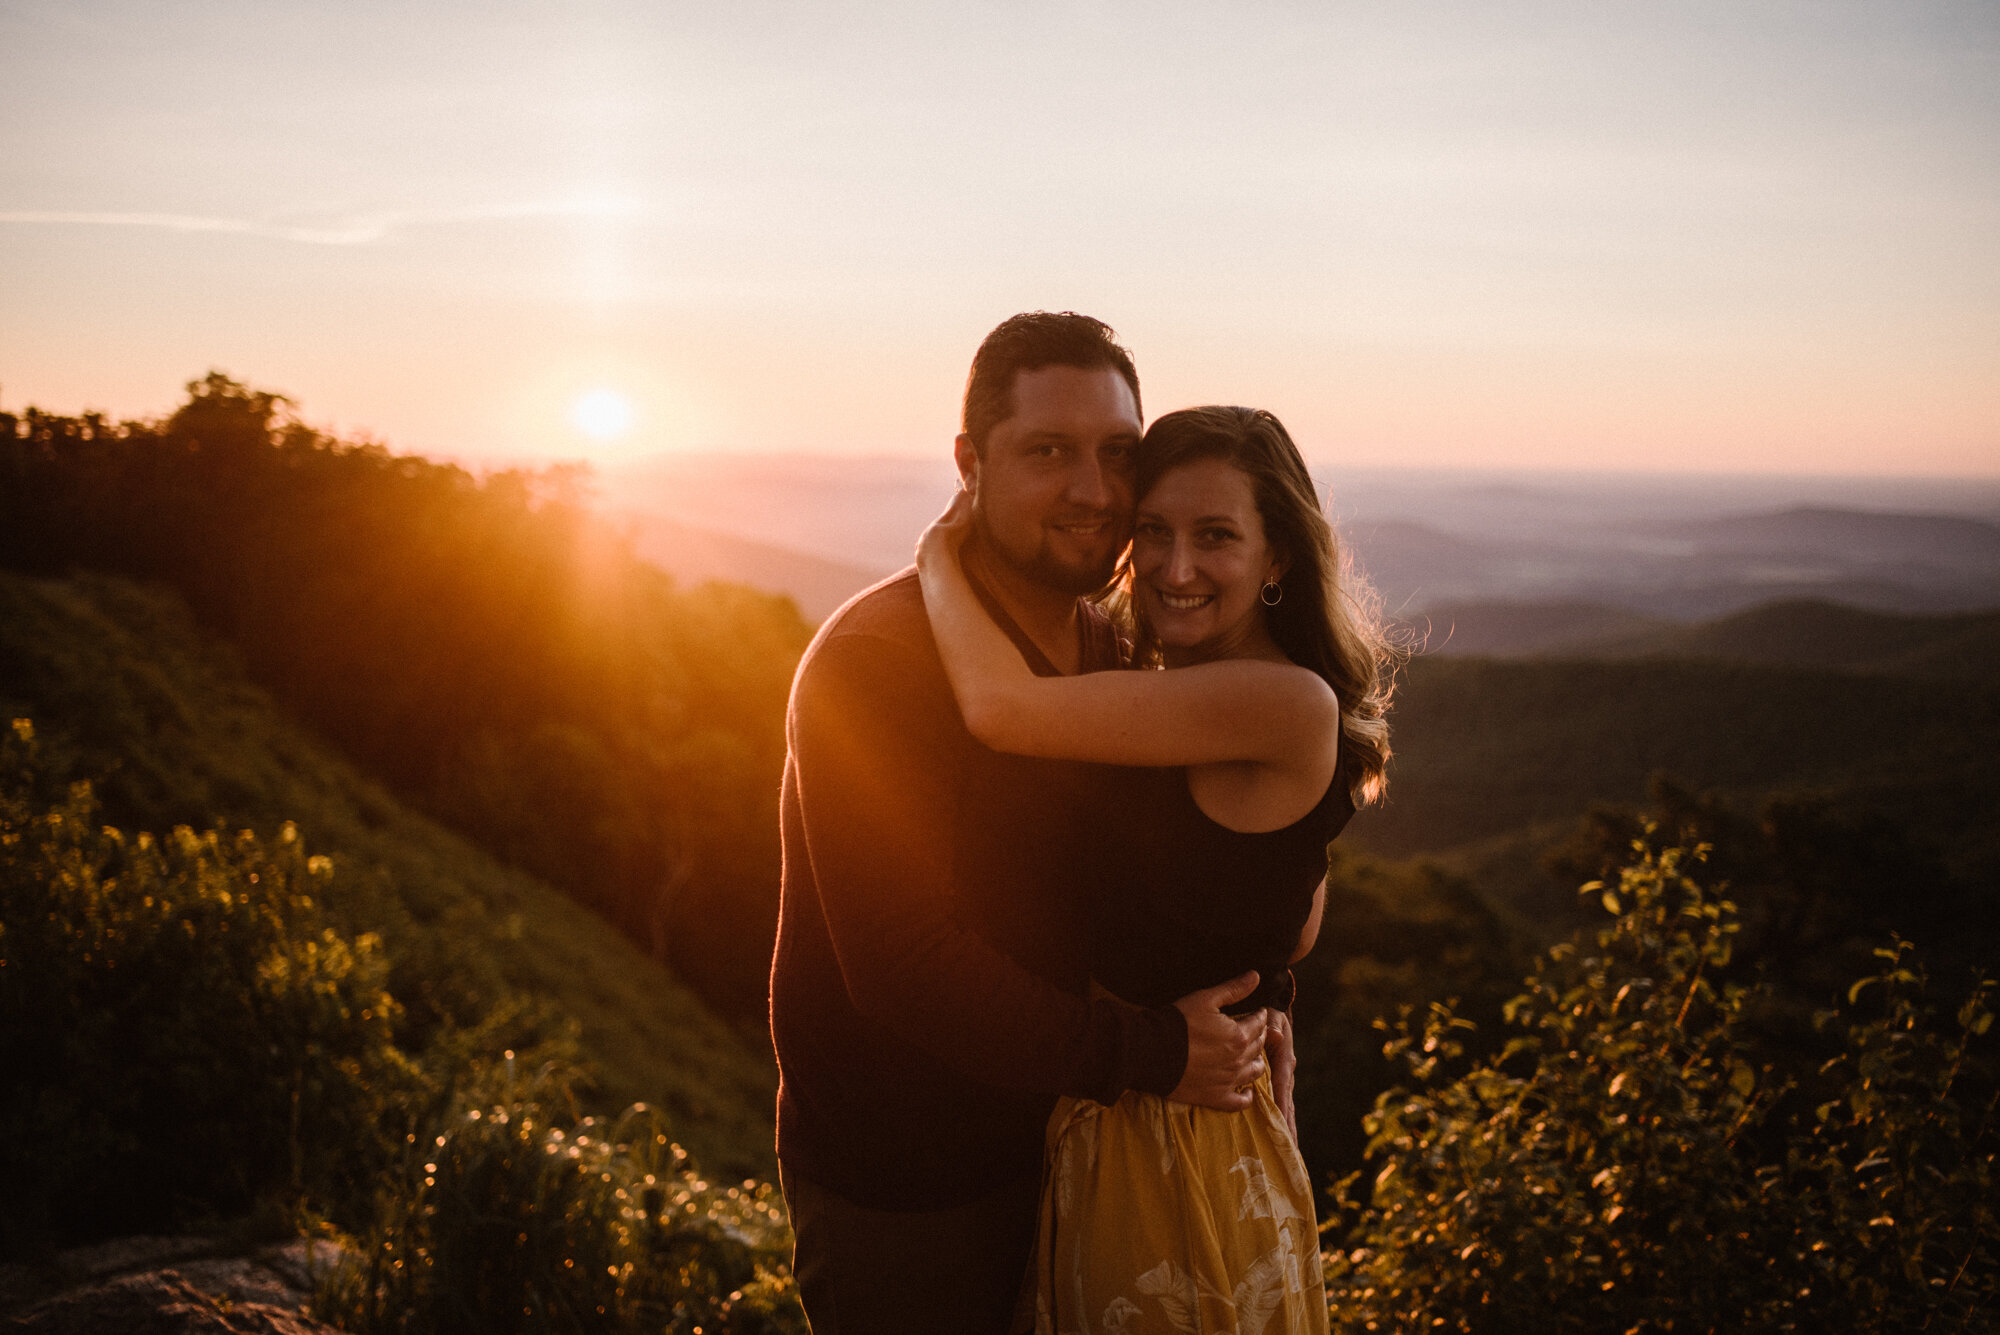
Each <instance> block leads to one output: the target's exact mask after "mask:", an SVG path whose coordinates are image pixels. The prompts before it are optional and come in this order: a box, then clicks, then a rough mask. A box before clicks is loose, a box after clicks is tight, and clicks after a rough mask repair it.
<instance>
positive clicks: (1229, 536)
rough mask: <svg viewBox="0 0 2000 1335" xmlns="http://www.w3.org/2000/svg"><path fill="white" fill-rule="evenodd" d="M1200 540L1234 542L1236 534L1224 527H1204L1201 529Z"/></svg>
mask: <svg viewBox="0 0 2000 1335" xmlns="http://www.w3.org/2000/svg"><path fill="white" fill-rule="evenodd" d="M1201 540H1202V541H1203V542H1215V543H1221V542H1234V541H1236V534H1235V533H1234V532H1233V531H1231V530H1229V529H1226V528H1205V529H1203V530H1202V531H1201Z"/></svg>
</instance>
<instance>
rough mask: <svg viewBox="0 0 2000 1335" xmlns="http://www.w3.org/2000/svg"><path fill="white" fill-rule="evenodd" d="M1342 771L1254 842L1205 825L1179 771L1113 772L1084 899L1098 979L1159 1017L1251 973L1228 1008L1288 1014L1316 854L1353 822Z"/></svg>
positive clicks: (1318, 865)
mask: <svg viewBox="0 0 2000 1335" xmlns="http://www.w3.org/2000/svg"><path fill="white" fill-rule="evenodd" d="M1346 768H1347V767H1346V765H1345V764H1344V763H1343V764H1342V765H1340V766H1339V767H1337V768H1336V769H1335V771H1334V776H1333V782H1332V783H1331V784H1330V785H1328V787H1327V790H1326V794H1325V796H1323V797H1321V798H1320V800H1319V805H1317V806H1315V807H1314V808H1313V809H1312V810H1311V811H1309V812H1307V813H1306V814H1305V815H1304V816H1303V817H1301V818H1300V819H1298V820H1297V821H1295V822H1293V823H1292V824H1290V825H1287V826H1285V827H1284V828H1283V829H1279V830H1270V831H1267V832H1265V833H1261V834H1242V833H1239V832H1237V831H1235V830H1231V829H1228V828H1226V827H1224V826H1221V825H1218V824H1216V823H1215V822H1214V821H1212V820H1210V819H1209V818H1208V817H1207V816H1206V815H1205V814H1203V812H1202V810H1201V808H1200V807H1199V806H1197V805H1196V804H1195V800H1194V795H1193V794H1192V793H1190V792H1189V791H1188V784H1187V771H1186V770H1185V769H1119V770H1113V771H1111V773H1112V775H1113V776H1114V777H1113V778H1112V780H1111V781H1110V785H1109V787H1108V788H1107V790H1106V796H1107V797H1108V799H1109V802H1110V807H1109V810H1108V812H1107V814H1106V817H1105V822H1104V825H1105V833H1106V835H1107V837H1106V838H1105V839H1104V840H1103V841H1102V842H1101V843H1100V844H1098V845H1097V847H1098V848H1099V849H1100V850H1102V856H1103V866H1102V867H1101V869H1100V871H1099V876H1098V884H1097V893H1096V894H1095V895H1094V896H1093V897H1092V899H1093V905H1092V913H1091V953H1092V966H1091V971H1092V974H1093V976H1094V977H1095V978H1096V980H1097V981H1098V982H1099V983H1100V984H1101V985H1103V986H1104V987H1105V988H1106V989H1108V990H1109V991H1111V992H1112V993H1113V994H1115V995H1117V996H1120V997H1123V998H1124V999H1125V1000H1127V1001H1130V1002H1133V1003H1135V1004H1137V1005H1140V1006H1161V1005H1165V1004H1167V1003H1168V1002H1171V1001H1173V1000H1175V999H1176V998H1178V997H1183V996H1186V995H1187V994H1188V993H1190V992H1193V991H1197V990H1199V989H1201V988H1204V987H1212V986H1214V985H1215V984H1217V983H1222V982H1227V981H1228V980H1229V979H1231V978H1234V977H1236V976H1237V975H1238V974H1241V973H1243V972H1244V971H1246V970H1249V969H1255V970H1257V972H1258V975H1259V978H1258V985H1257V991H1256V992H1255V993H1253V994H1252V995H1251V996H1250V997H1248V998H1246V999H1245V1000H1244V1001H1242V1002H1240V1003H1238V1004H1237V1005H1235V1006H1231V1007H1230V1008H1229V1009H1230V1010H1231V1011H1233V1012H1238V1013H1241V1012H1245V1011H1250V1010H1255V1009H1257V1008H1258V1007H1261V1006H1277V1007H1279V1008H1281V1009H1282V1008H1284V1007H1286V1006H1288V1005H1290V1004H1291V970H1290V961H1291V957H1292V951H1293V950H1294V949H1295V948H1296V947H1297V945H1298V939H1299V931H1300V929H1301V928H1303V927H1304V926H1305V923H1306V919H1307V918H1308V917H1309V916H1310V915H1311V913H1312V900H1313V891H1314V890H1315V889H1316V888H1317V887H1318V885H1319V883H1320V879H1321V878H1322V877H1324V876H1325V875H1326V846H1327V845H1328V844H1329V843H1331V842H1332V841H1333V838H1334V836H1336V835H1338V834H1339V833H1340V832H1341V831H1342V830H1343V829H1345V828H1346V826H1347V822H1348V821H1349V820H1350V819H1352V818H1353V816H1354V803H1353V800H1352V798H1351V797H1350V795H1349V791H1348V781H1347V773H1346Z"/></svg>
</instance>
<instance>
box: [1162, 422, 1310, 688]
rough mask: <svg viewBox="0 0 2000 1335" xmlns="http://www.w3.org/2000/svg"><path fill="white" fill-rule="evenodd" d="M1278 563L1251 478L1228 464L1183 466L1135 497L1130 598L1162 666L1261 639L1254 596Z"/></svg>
mask: <svg viewBox="0 0 2000 1335" xmlns="http://www.w3.org/2000/svg"><path fill="white" fill-rule="evenodd" d="M1283 568H1284V567H1283V565H1282V563H1281V562H1279V560H1278V559H1277V556H1276V554H1275V553H1274V552H1273V551H1272V550H1271V546H1270V543H1268V542H1267V541H1266V540H1265V538H1264V521H1263V519H1262V518H1261V517H1260V516H1259V515H1258V513H1257V501H1256V496H1255V494H1254V492H1253V489H1252V485H1251V482H1250V477H1249V474H1247V473H1245V472H1244V471H1243V470H1242V469H1240V468H1238V467H1236V465H1234V464H1232V463H1229V462H1227V461H1225V460H1222V459H1201V460H1197V461H1196V462H1194V463H1189V464H1183V465H1181V466H1180V467H1178V468H1175V469H1173V470H1171V471H1170V472H1168V473H1166V474H1164V475H1163V476H1162V477H1161V478H1160V480H1159V481H1158V482H1156V483H1154V484H1153V488H1152V490H1150V491H1148V492H1147V493H1146V494H1145V495H1144V496H1142V497H1140V498H1139V509H1138V515H1137V517H1136V519H1135V521H1134V523H1133V528H1132V601H1133V605H1134V608H1135V609H1136V610H1137V612H1138V613H1139V615H1141V616H1143V617H1144V618H1145V619H1146V622H1147V624H1148V625H1150V626H1151V627H1152V629H1153V634H1154V636H1155V637H1156V638H1157V639H1158V640H1159V642H1160V648H1161V651H1162V653H1163V654H1164V655H1165V656H1166V658H1167V659H1168V661H1169V662H1177V661H1178V662H1187V661H1202V660H1207V659H1213V658H1226V657H1231V656H1234V655H1235V654H1237V653H1240V652H1242V651H1244V650H1245V649H1246V648H1248V647H1250V646H1252V645H1254V644H1256V643H1257V642H1258V641H1260V640H1262V639H1264V638H1265V636H1266V632H1265V630H1264V616H1263V613H1264V608H1263V604H1262V603H1261V602H1260V601H1259V600H1258V595H1259V594H1260V593H1261V592H1262V590H1263V587H1264V581H1266V580H1270V579H1276V578H1278V576H1279V575H1280V574H1281V573H1282V572H1283Z"/></svg>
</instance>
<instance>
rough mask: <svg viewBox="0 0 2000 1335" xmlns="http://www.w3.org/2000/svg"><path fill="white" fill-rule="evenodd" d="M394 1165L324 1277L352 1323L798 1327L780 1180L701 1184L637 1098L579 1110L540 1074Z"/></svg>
mask: <svg viewBox="0 0 2000 1335" xmlns="http://www.w3.org/2000/svg"><path fill="white" fill-rule="evenodd" d="M405 1161H406V1162H405V1168H404V1171H403V1174H402V1175H401V1177H399V1178H398V1179H396V1180H395V1181H394V1183H393V1184H392V1185H391V1188H390V1190H388V1191H387V1192H386V1193H385V1195H384V1203H383V1207H382V1213H381V1216H380V1217H379V1219H378V1221H377V1223H376V1225H375V1227H374V1228H373V1230H372V1231H371V1232H370V1233H369V1234H368V1235H367V1236H366V1237H364V1238H363V1239H361V1240H360V1241H359V1242H358V1244H357V1246H358V1253H359V1254H358V1256H357V1257H356V1258H355V1259H354V1260H353V1261H352V1262H350V1263H349V1264H348V1265H346V1266H343V1267H341V1268H338V1269H336V1270H334V1271H332V1272H331V1273H330V1274H329V1275H328V1276H327V1277H326V1280H325V1282H324V1284H323V1285H322V1289H321V1293H320V1296H319V1300H318V1304H317V1306H318V1308H319V1310H321V1311H322V1312H323V1313H325V1314H326V1315H328V1316H330V1317H332V1318H333V1319H335V1320H337V1321H339V1322H340V1324H341V1325H342V1326H343V1327H344V1328H345V1329H348V1330H352V1331H355V1332H357V1335H378V1333H381V1335H386V1333H387V1332H412V1333H415V1335H433V1333H435V1335H502V1333H504V1332H508V1331H554V1332H586V1331H587V1332H626V1331H630V1332H635V1335H636V1332H640V1331H646V1332H659V1331H672V1332H688V1331H694V1330H700V1331H703V1332H706V1333H709V1335H723V1333H727V1332H738V1333H742V1335H750V1333H752V1332H757V1333H761V1332H800V1333H801V1335H802V1333H803V1331H804V1329H805V1321H804V1316H803V1313H802V1312H801V1309H800V1308H799V1305H798V1296H797V1285H796V1284H795V1283H794V1282H793V1280H792V1278H791V1273H790V1269H789V1261H790V1249H791V1234H790V1230H789V1229H788V1227H787V1226H786V1223H785V1219H784V1214H783V1210H782V1207H781V1204H780V1201H779V1198H778V1196H777V1192H776V1190H775V1189H774V1188H773V1187H772V1186H771V1185H769V1184H768V1183H760V1182H756V1181H753V1180H745V1181H742V1182H711V1181H709V1180H707V1179H705V1178H704V1177H702V1176H701V1175H700V1173H699V1171H698V1170H697V1168H696V1166H695V1165H694V1164H693V1163H692V1162H691V1161H690V1160H689V1158H688V1155H687V1153H686V1151H684V1150H683V1149H681V1147H680V1146H679V1145H677V1144H674V1143H673V1142H672V1141H671V1140H670V1139H669V1136H668V1128H667V1126H666V1124H665V1122H664V1121H662V1120H661V1118H660V1117H659V1115H658V1113H657V1112H655V1111H653V1110H652V1109H649V1108H647V1107H645V1106H644V1105H634V1106H633V1107H631V1108H629V1109H627V1110H626V1111H625V1113H624V1114H623V1115H622V1116H620V1117H617V1118H613V1119H598V1118H583V1119H581V1120H578V1119H576V1118H575V1116H574V1113H573V1111H572V1110H571V1105H570V1104H569V1101H568V1099H567V1097H566V1094H565V1091H564V1090H563V1089H562V1087H561V1081H560V1078H559V1075H557V1074H556V1073H553V1072H544V1073H543V1074H541V1075H540V1076H538V1077H537V1078H536V1079H535V1080H534V1081H533V1082H531V1087H530V1088H528V1089H527V1090H526V1091H525V1092H523V1093H522V1094H521V1095H520V1096H519V1097H507V1098H505V1100H504V1101H503V1102H500V1103H496V1104H492V1105H489V1106H485V1107H475V1108H471V1109H469V1110H467V1111H465V1112H463V1113H461V1114H459V1115H458V1116H456V1117H455V1118H453V1119H451V1120H450V1122H449V1123H448V1124H447V1125H446V1126H445V1128H444V1129H443V1130H442V1131H440V1132H439V1133H438V1134H436V1135H434V1136H430V1137H427V1138H417V1137H412V1139H411V1142H410V1144H409V1146H408V1147H407V1151H406V1155H405Z"/></svg>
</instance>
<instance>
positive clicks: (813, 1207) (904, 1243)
mask: <svg viewBox="0 0 2000 1335" xmlns="http://www.w3.org/2000/svg"><path fill="white" fill-rule="evenodd" d="M779 1182H780V1185H781V1186H782V1187H783V1189H784V1192H785V1205H786V1207H787V1208H788V1209H789V1210H790V1212H791V1216H792V1232H793V1235H794V1236H795V1237H796V1238H797V1239H798V1243H797V1250H796V1252H795V1254H794V1259H793V1263H792V1273H793V1274H794V1275H795V1276H796V1277H797V1278H798V1281H799V1296H800V1298H801V1299H802V1300H803V1301H804V1303H805V1308H806V1319H807V1320H808V1321H810V1322H811V1323H812V1329H813V1335H877V1333H878V1332H879V1333H880V1335H892V1333H893V1335H930V1333H931V1332H936V1335H1004V1332H1006V1330H1007V1329H1008V1326H1009V1324H1010V1323H1011V1322H1012V1320H1013V1317H1014V1308H1015V1303H1016V1301H1017V1300H1018V1299H1019V1296H1020V1291H1021V1281H1022V1280H1023V1278H1024V1277H1025V1276H1026V1274H1027V1268H1028V1254H1029V1252H1030V1251H1031V1250H1032V1249H1033V1247H1034V1241H1035V1218H1036V1213H1037V1211H1038V1209H1039V1207H1040V1204H1041V1181H1040V1178H1039V1177H1029V1178H1027V1179H1025V1180H1023V1181H1020V1182H1015V1183H1010V1184H1008V1185H1007V1186H1004V1187H1002V1188H1000V1189H999V1190H997V1191H994V1192H991V1193H989V1194H988V1195H986V1196H983V1197H981V1198H979V1199H978V1200H975V1201H973V1202H971V1203H970V1204H967V1205H960V1206H955V1207H953V1208H951V1209H948V1210H916V1211H898V1210H872V1209H869V1208H868V1207H867V1206H865V1205H856V1204H855V1203H854V1202H852V1201H849V1200H847V1199H845V1198H843V1197H840V1196H836V1195H835V1194H834V1193H832V1192H830V1191H828V1190H827V1189H826V1188H824V1187H822V1186H820V1185H819V1184H818V1183H816V1182H813V1181H811V1180H810V1179H808V1178H804V1177H801V1176H799V1175H798V1174H797V1173H792V1172H786V1171H784V1170H783V1169H782V1167H781V1169H780V1173H779Z"/></svg>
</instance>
